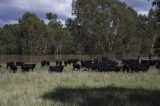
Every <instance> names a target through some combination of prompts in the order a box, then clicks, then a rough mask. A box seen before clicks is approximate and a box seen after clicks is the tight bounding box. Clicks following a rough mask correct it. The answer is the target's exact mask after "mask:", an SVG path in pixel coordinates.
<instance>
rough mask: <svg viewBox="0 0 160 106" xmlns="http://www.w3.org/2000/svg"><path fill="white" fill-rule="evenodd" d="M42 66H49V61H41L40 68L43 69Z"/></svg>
mask: <svg viewBox="0 0 160 106" xmlns="http://www.w3.org/2000/svg"><path fill="white" fill-rule="evenodd" d="M44 66H50V61H47V60H43V61H41V67H44Z"/></svg>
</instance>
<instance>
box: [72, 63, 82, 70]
mask: <svg viewBox="0 0 160 106" xmlns="http://www.w3.org/2000/svg"><path fill="white" fill-rule="evenodd" d="M80 68H81V66H80V64H78V63H74V64H73V70H75V69H77V70H80Z"/></svg>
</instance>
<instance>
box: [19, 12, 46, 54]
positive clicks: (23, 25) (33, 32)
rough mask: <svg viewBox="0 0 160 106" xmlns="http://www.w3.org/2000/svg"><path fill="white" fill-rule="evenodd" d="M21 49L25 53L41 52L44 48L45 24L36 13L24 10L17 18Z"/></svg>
mask: <svg viewBox="0 0 160 106" xmlns="http://www.w3.org/2000/svg"><path fill="white" fill-rule="evenodd" d="M19 25H20V29H21V36H20V37H19V38H20V39H21V43H22V51H23V53H27V54H42V53H44V52H45V50H46V43H47V41H46V39H45V34H46V25H45V24H44V22H43V21H42V20H40V19H39V18H38V17H37V16H36V14H34V13H30V12H26V13H25V14H24V15H23V16H22V18H20V19H19Z"/></svg>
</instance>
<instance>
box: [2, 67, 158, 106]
mask: <svg viewBox="0 0 160 106" xmlns="http://www.w3.org/2000/svg"><path fill="white" fill-rule="evenodd" d="M159 100H160V71H158V70H157V69H155V68H153V67H152V68H150V70H149V71H147V72H138V73H123V72H118V73H116V72H106V73H105V72H102V73H100V72H92V71H83V69H81V71H72V67H71V66H68V67H65V69H64V72H62V73H48V68H40V64H39V65H38V66H37V67H36V69H35V70H34V71H33V72H29V73H22V72H21V71H20V69H19V70H18V72H17V73H10V72H9V70H7V69H6V67H5V65H3V67H2V68H1V69H0V106H160V101H159Z"/></svg>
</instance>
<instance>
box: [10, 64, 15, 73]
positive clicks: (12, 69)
mask: <svg viewBox="0 0 160 106" xmlns="http://www.w3.org/2000/svg"><path fill="white" fill-rule="evenodd" d="M10 68H11V72H12V71H13V73H16V72H17V66H16V65H12V66H10Z"/></svg>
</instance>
